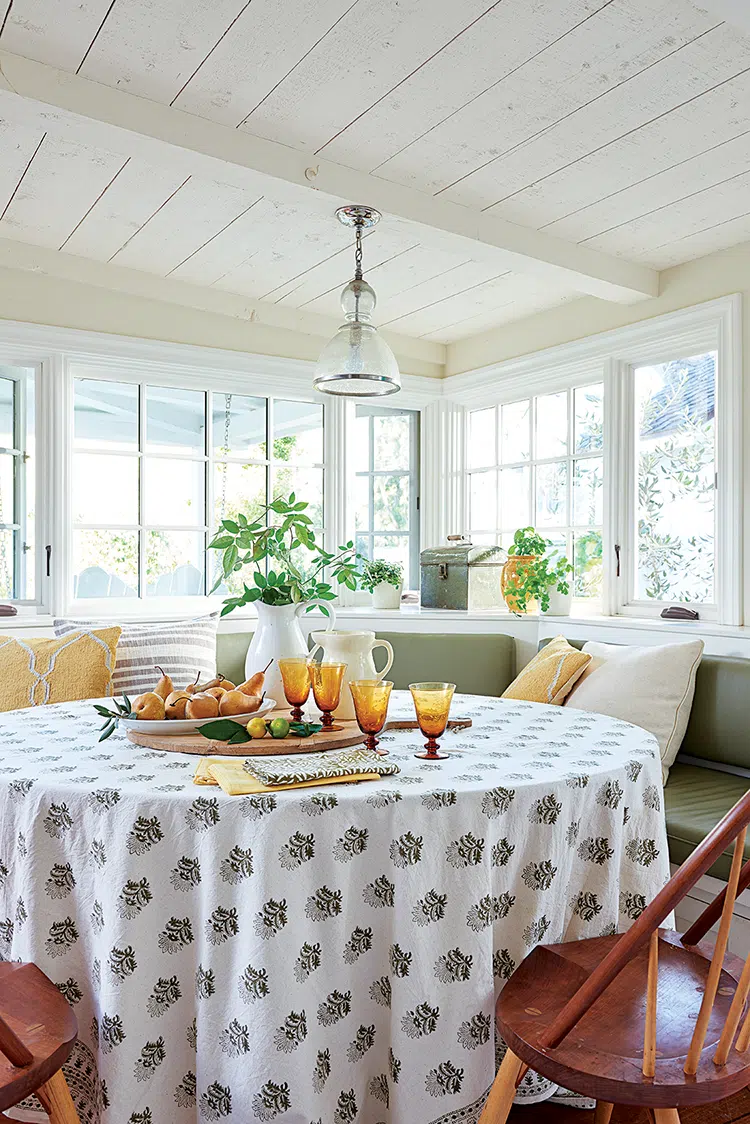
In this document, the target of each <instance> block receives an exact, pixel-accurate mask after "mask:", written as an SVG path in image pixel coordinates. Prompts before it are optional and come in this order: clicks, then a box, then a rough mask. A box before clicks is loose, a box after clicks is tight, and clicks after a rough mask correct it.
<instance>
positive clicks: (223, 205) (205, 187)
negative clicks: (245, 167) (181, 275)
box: [111, 178, 254, 276]
mask: <svg viewBox="0 0 750 1124" xmlns="http://www.w3.org/2000/svg"><path fill="white" fill-rule="evenodd" d="M253 202H254V200H253V198H252V196H248V194H247V193H246V192H244V191H242V189H240V188H237V187H234V186H231V185H228V184H223V183H212V182H211V181H208V180H199V179H196V178H191V179H189V180H188V181H187V183H185V184H184V185H183V186H182V187H181V188H180V189H179V191H176V192H175V193H174V194H173V195H172V196H171V198H170V199H169V201H168V202H167V203H166V205H164V206H162V207H160V208H159V209H158V210H157V212H156V213H155V214H154V215H153V217H152V218H151V219H149V221H148V222H146V223H144V225H143V226H142V227H141V228H140V229H139V230H138V232H137V233H136V234H134V235H133V236H132V238H130V239H129V240H128V241H127V242H126V243H125V245H124V246H123V248H122V249H120V250H118V251H117V253H116V254H114V256H113V257H112V259H111V260H112V261H113V262H115V263H116V264H118V265H123V266H129V267H130V268H131V269H143V270H145V271H146V272H148V273H158V274H160V275H161V276H166V274H168V273H169V272H170V271H171V270H173V269H174V268H175V267H176V266H178V265H179V264H180V262H182V261H184V260H185V259H186V258H187V257H188V255H190V254H191V253H192V252H193V251H194V250H196V249H197V248H198V247H199V246H201V245H202V244H203V243H204V242H206V241H207V240H208V239H209V238H211V236H212V235H214V234H216V233H218V232H219V231H220V230H222V229H223V228H224V227H225V226H226V225H227V224H228V223H230V222H231V221H232V220H233V219H235V218H236V217H237V216H238V215H239V214H240V213H241V212H243V211H245V210H247V208H248V207H250V205H251V204H252V203H253Z"/></svg>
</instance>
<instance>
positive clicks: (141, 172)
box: [64, 158, 185, 261]
mask: <svg viewBox="0 0 750 1124" xmlns="http://www.w3.org/2000/svg"><path fill="white" fill-rule="evenodd" d="M184 182H185V176H184V175H183V174H182V173H181V172H174V171H170V170H169V169H167V168H161V167H159V166H158V165H154V164H149V163H146V162H145V161H143V160H138V159H135V158H134V159H130V160H128V163H127V164H126V165H125V167H124V168H123V169H122V171H121V172H120V174H119V175H118V176H117V178H116V179H115V180H114V182H113V183H112V184H110V186H109V187H108V188H107V190H106V191H105V192H104V194H103V195H102V196H101V198H100V199H98V200H97V202H96V204H95V205H94V206H93V207H92V208H91V210H90V211H89V213H88V214H87V215H86V216H85V218H84V219H83V221H82V222H81V223H80V224H79V226H78V228H77V229H76V230H75V231H73V232H72V233H71V235H70V237H69V238H68V240H67V242H66V244H65V247H64V248H65V249H66V250H67V251H68V252H69V253H71V254H77V255H80V256H81V257H86V258H93V259H94V260H95V261H109V260H110V258H112V257H113V256H114V255H115V254H116V253H117V251H118V250H120V249H121V248H122V247H123V246H124V245H125V244H126V243H127V242H129V241H130V240H131V239H132V238H133V237H134V236H135V235H136V234H137V233H138V231H139V230H140V229H141V227H142V226H143V225H144V223H146V222H148V220H149V219H150V218H151V216H152V215H153V214H154V213H155V212H156V211H157V210H158V209H159V208H160V207H162V206H163V205H164V204H165V203H166V201H167V199H169V198H170V196H171V195H173V194H174V193H175V192H176V191H177V190H178V189H179V188H180V186H181V185H182V184H183V183H184Z"/></svg>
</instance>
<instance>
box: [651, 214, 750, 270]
mask: <svg viewBox="0 0 750 1124" xmlns="http://www.w3.org/2000/svg"><path fill="white" fill-rule="evenodd" d="M748 240H750V213H747V214H743V215H739V216H735V217H733V218H729V219H721V220H720V221H719V222H713V223H710V224H709V225H708V226H706V227H704V229H703V230H699V231H696V232H695V233H693V234H689V235H687V236H686V237H685V238H680V239H677V240H676V241H674V242H671V243H669V244H667V245H664V246H657V247H654V249H653V250H650V251H649V252H648V255H645V254H644V258H645V257H646V256H648V258H649V260H650V261H652V262H653V263H654V264H655V265H656V266H657V268H659V269H669V268H670V267H671V266H675V265H681V264H682V262H686V261H692V259H694V258H700V257H703V256H704V255H705V254H713V253H715V252H716V251H717V250H726V249H729V248H730V247H731V246H736V245H738V244H739V243H741V242H747V241H748Z"/></svg>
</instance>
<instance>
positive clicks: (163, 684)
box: [154, 663, 174, 699]
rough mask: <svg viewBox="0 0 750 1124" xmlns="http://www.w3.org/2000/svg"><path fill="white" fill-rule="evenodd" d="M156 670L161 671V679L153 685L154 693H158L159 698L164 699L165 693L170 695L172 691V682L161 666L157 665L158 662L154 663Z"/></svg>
mask: <svg viewBox="0 0 750 1124" xmlns="http://www.w3.org/2000/svg"><path fill="white" fill-rule="evenodd" d="M154 666H155V667H156V670H157V671H160V672H161V679H160V680H159V682H158V683H157V684H156V686H155V687H154V694H155V695H158V696H159V698H161V699H166V697H167V695H171V694H172V691H174V683H173V682H172V680H171V679H170V678H169V676H168V675H167V673H166V671H165V670H164V668H163V667H159V665H158V663H157V664H155V665H154Z"/></svg>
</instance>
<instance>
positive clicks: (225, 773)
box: [193, 757, 381, 796]
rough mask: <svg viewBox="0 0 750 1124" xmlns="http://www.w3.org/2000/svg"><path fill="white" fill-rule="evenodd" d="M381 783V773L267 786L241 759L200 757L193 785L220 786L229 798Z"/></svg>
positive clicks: (355, 774) (354, 774)
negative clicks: (353, 783) (323, 787)
mask: <svg viewBox="0 0 750 1124" xmlns="http://www.w3.org/2000/svg"><path fill="white" fill-rule="evenodd" d="M380 779H381V777H380V774H379V773H352V774H351V775H350V776H348V777H326V778H324V779H315V780H311V781H297V782H296V783H295V784H284V785H265V784H261V782H260V781H259V780H256V778H255V777H253V776H251V775H250V773H248V772H246V771H245V769H244V764H243V759H242V758H237V757H229V758H227V757H225V758H216V757H201V759H200V760H199V762H198V765H197V767H196V770H195V776H194V777H193V784H213V785H220V786H221V788H222V790H223V791H224V792H226V794H227V796H250V795H254V794H255V793H257V792H287V791H288V790H289V789H291V788H312V787H314V786H320V785H326V784H341V783H351V782H353V781H379V780H380Z"/></svg>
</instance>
